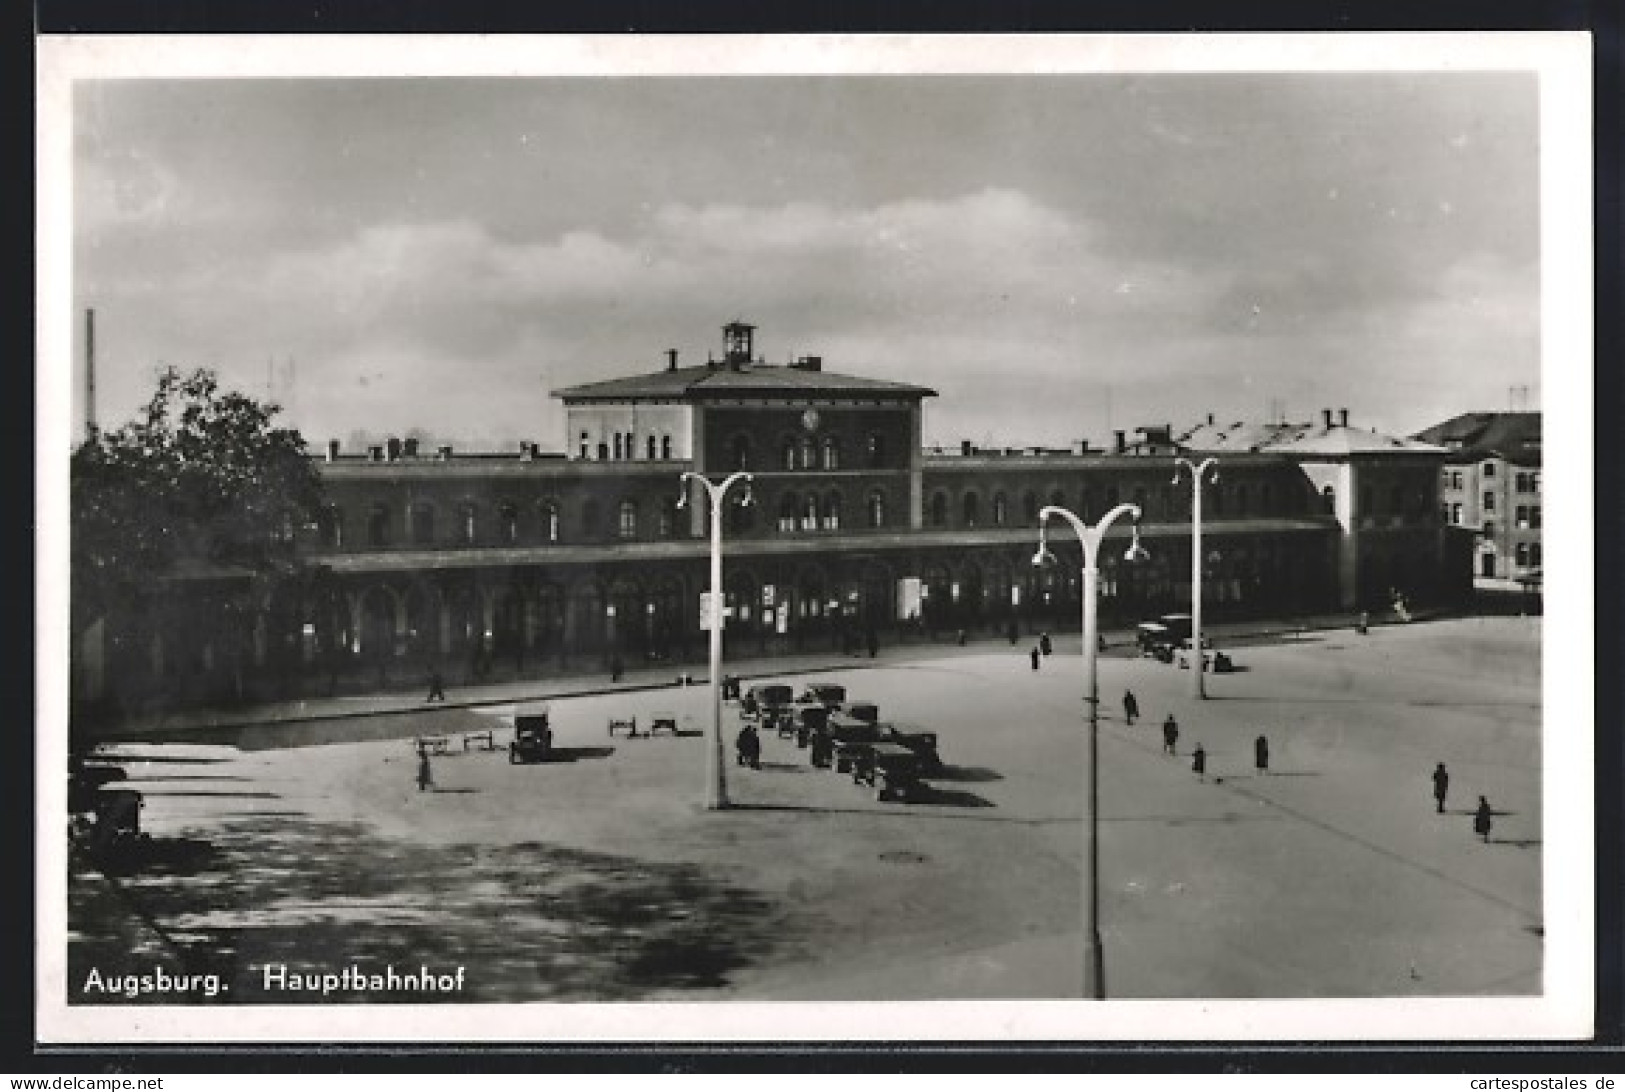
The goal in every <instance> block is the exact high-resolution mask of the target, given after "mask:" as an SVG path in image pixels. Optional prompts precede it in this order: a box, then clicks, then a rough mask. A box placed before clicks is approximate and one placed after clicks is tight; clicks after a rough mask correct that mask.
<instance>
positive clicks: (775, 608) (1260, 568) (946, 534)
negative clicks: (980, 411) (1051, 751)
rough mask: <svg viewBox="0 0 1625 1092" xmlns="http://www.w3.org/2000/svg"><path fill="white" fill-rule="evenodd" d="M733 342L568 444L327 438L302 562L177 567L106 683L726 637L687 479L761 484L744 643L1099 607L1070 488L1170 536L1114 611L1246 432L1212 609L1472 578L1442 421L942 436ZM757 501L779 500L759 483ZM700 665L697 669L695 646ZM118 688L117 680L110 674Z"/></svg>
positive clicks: (734, 586)
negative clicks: (263, 574)
mask: <svg viewBox="0 0 1625 1092" xmlns="http://www.w3.org/2000/svg"><path fill="white" fill-rule="evenodd" d="M723 333H724V341H723V351H722V353H721V354H720V356H718V355H716V354H713V355H712V357H711V359H709V360H708V361H707V362H705V363H704V364H697V365H686V366H685V365H680V363H679V361H678V358H677V354H676V353H675V352H670V353H668V356H667V360H666V362H665V366H664V367H663V368H660V369H659V370H656V371H652V372H649V373H646V374H637V375H631V376H627V377H623V378H618V379H611V380H607V381H604V382H599V383H589V384H585V385H581V386H576V387H570V388H567V389H564V390H560V391H557V392H555V396H556V397H558V398H560V399H561V400H562V401H563V404H564V407H565V416H566V423H567V431H566V442H565V445H564V450H562V451H547V452H544V451H541V450H539V449H538V448H537V447H536V446H535V445H533V444H523V445H520V446H519V448H518V449H517V450H514V451H510V452H503V453H497V454H491V453H478V454H476V453H463V452H458V451H455V450H452V449H451V448H448V447H438V448H435V449H434V450H426V449H420V448H419V447H418V446H417V445H415V444H413V443H411V442H397V441H390V442H388V443H386V444H382V445H378V446H375V447H372V448H370V449H368V450H366V451H359V452H346V451H343V450H341V449H340V448H339V445H338V444H337V443H336V442H331V443H329V444H328V445H327V447H326V449H325V451H323V452H320V453H317V454H315V455H313V458H315V459H316V460H317V461H318V464H319V466H320V470H321V474H322V477H323V481H324V485H325V492H326V497H327V507H326V508H325V509H324V511H323V512H322V513H321V514H320V516H319V518H318V519H316V520H315V521H314V522H313V523H311V524H310V525H308V526H303V527H296V528H294V529H293V531H292V534H291V536H290V539H289V542H288V543H287V550H288V554H289V558H290V560H291V561H296V562H299V563H300V564H298V565H297V566H296V569H297V571H298V572H300V573H301V574H302V576H301V578H300V579H298V580H296V581H287V580H284V581H280V582H278V583H276V584H275V585H274V590H271V591H267V592H263V593H262V592H260V591H259V590H258V587H259V585H257V584H255V583H254V582H253V581H244V580H236V581H233V580H230V579H223V580H222V579H216V580H213V581H212V582H211V581H203V580H194V581H190V582H187V581H176V582H172V586H171V588H170V591H169V593H168V594H166V595H164V596H163V597H161V598H162V602H156V603H155V604H154V608H153V610H151V611H149V612H147V613H146V615H145V616H144V617H143V618H141V619H137V620H132V621H131V622H130V624H128V625H125V626H123V627H122V628H121V630H120V633H119V636H118V640H117V641H116V644H117V648H116V649H115V650H109V652H108V654H107V661H108V662H107V670H105V671H98V672H97V676H98V680H99V685H100V686H102V687H107V686H111V687H114V688H117V689H119V690H120V691H121V692H122V693H124V694H125V695H126V696H131V697H134V698H137V699H139V698H141V697H142V696H143V695H142V693H141V692H142V690H143V688H145V691H146V694H145V696H146V697H148V698H152V697H154V696H161V697H162V698H164V699H165V700H170V701H181V702H186V701H198V702H202V701H219V700H264V699H267V698H274V697H287V696H295V695H300V694H309V693H317V692H334V691H337V690H341V689H359V688H368V687H376V686H378V685H392V684H396V685H408V684H412V685H415V684H416V683H417V681H418V680H421V679H423V678H425V677H426V676H427V674H428V673H429V672H430V671H440V672H442V673H443V674H444V675H445V677H446V678H447V679H448V681H451V682H453V683H456V682H459V681H462V680H464V679H465V678H466V679H483V678H511V677H528V676H538V677H540V676H546V675H550V674H582V673H595V672H599V671H602V670H605V669H607V668H609V667H610V666H611V665H617V664H618V665H624V666H626V667H643V666H648V665H651V664H672V665H681V664H686V663H693V662H697V661H699V660H701V659H703V657H704V655H705V648H706V634H705V632H704V630H703V629H702V623H701V618H700V597H701V593H702V592H705V591H706V590H707V589H708V585H709V539H708V535H709V527H708V525H707V523H708V519H709V504H708V502H707V501H706V500H705V497H704V495H703V493H701V492H698V491H699V490H700V487H699V486H698V485H697V484H696V485H692V486H691V490H692V491H691V493H690V495H689V496H688V497H687V498H686V501H687V503H680V502H681V501H683V500H684V498H683V487H682V485H681V476H682V475H683V473H684V472H688V471H693V472H695V473H697V474H701V475H705V476H707V477H709V478H711V479H712V480H714V481H720V480H721V479H722V478H723V477H725V476H727V475H730V474H733V473H734V472H736V471H747V472H749V473H750V474H751V476H752V477H751V480H750V481H749V482H748V484H747V483H745V482H740V483H738V484H736V485H735V487H734V488H733V489H731V490H730V491H729V493H728V495H727V496H728V501H729V503H727V505H726V506H725V512H726V515H725V517H724V518H725V520H726V523H725V525H724V528H723V540H724V554H725V566H724V573H725V580H724V582H725V586H726V613H725V617H726V621H725V643H726V647H727V653H728V655H771V654H774V653H777V652H792V651H800V652H810V651H821V650H828V651H831V652H834V651H837V650H845V651H853V650H856V649H861V648H863V647H864V646H866V645H867V644H868V643H869V642H870V641H871V640H873V641H877V642H879V643H881V644H882V645H886V644H890V643H893V642H896V641H900V640H929V639H932V638H933V637H935V638H937V639H946V638H951V637H956V636H957V635H958V634H959V633H960V632H961V631H964V632H965V633H966V634H967V635H968V636H985V635H988V634H999V635H1007V634H1012V635H1015V636H1017V637H1020V636H1023V635H1027V634H1031V633H1034V632H1038V631H1041V630H1047V631H1059V630H1064V629H1067V628H1076V627H1077V625H1078V624H1079V618H1080V614H1081V602H1080V586H1081V573H1080V569H1081V564H1082V558H1081V551H1080V549H1079V547H1078V545H1077V543H1076V542H1075V541H1074V540H1073V539H1072V536H1071V532H1070V531H1069V530H1067V529H1066V528H1065V527H1064V526H1060V525H1055V526H1052V528H1051V533H1050V536H1049V540H1050V545H1051V549H1052V551H1053V552H1054V554H1055V555H1056V558H1057V560H1056V563H1055V564H1053V565H1047V566H1044V567H1035V566H1034V565H1033V563H1032V558H1033V554H1034V549H1035V546H1036V544H1037V539H1038V529H1037V528H1038V518H1039V516H1038V513H1039V510H1040V508H1041V507H1043V506H1045V505H1056V506H1061V507H1065V508H1069V509H1071V510H1073V511H1074V512H1076V513H1077V514H1078V515H1080V516H1082V517H1083V518H1084V519H1085V520H1087V521H1089V522H1093V521H1094V520H1096V519H1098V518H1099V517H1100V516H1101V515H1103V514H1104V513H1105V512H1106V511H1108V510H1109V509H1110V508H1112V507H1113V506H1115V505H1117V504H1119V503H1122V502H1132V503H1135V504H1138V505H1139V506H1140V508H1141V512H1142V518H1141V521H1140V534H1141V539H1142V544H1143V545H1145V546H1146V547H1147V549H1148V550H1149V552H1150V555H1151V556H1150V560H1149V561H1147V562H1144V563H1140V564H1132V565H1131V564H1129V563H1127V562H1125V561H1123V560H1122V559H1121V558H1122V553H1123V550H1122V549H1121V548H1117V549H1112V548H1109V547H1110V546H1111V545H1112V542H1113V541H1116V540H1121V545H1122V546H1126V545H1127V542H1128V535H1129V526H1128V521H1126V520H1121V521H1119V524H1118V525H1117V526H1114V528H1113V533H1112V537H1111V538H1109V539H1108V543H1107V546H1108V548H1106V549H1103V550H1102V559H1101V566H1102V575H1101V580H1100V595H1101V600H1100V612H1101V618H1102V623H1103V624H1104V625H1106V626H1111V625H1114V624H1116V625H1129V624H1132V623H1133V622H1134V621H1137V620H1139V619H1140V618H1143V617H1145V616H1148V615H1154V614H1156V613H1160V612H1165V611H1175V610H1188V609H1189V606H1190V585H1189V574H1190V554H1189V550H1190V545H1191V525H1190V518H1191V486H1190V480H1189V477H1188V476H1186V477H1185V478H1183V479H1181V481H1180V482H1179V483H1178V484H1175V482H1174V481H1173V467H1174V463H1173V458H1174V456H1175V455H1177V454H1182V453H1185V454H1190V455H1193V456H1202V455H1204V454H1216V455H1217V456H1218V457H1219V467H1220V479H1219V481H1218V483H1217V484H1213V485H1209V486H1207V487H1206V492H1205V493H1204V509H1203V517H1204V518H1203V540H1204V553H1205V554H1206V555H1207V556H1206V558H1205V559H1204V566H1205V568H1204V574H1205V575H1204V579H1203V592H1204V599H1205V603H1206V605H1205V607H1204V617H1206V618H1207V619H1209V620H1210V621H1224V620H1226V619H1232V620H1234V619H1241V618H1245V617H1249V616H1291V615H1296V614H1312V613H1321V612H1328V611H1352V610H1357V609H1361V608H1363V607H1370V606H1377V605H1380V604H1384V603H1386V602H1387V601H1388V599H1389V596H1390V595H1391V594H1392V592H1393V591H1394V590H1395V589H1401V590H1403V592H1404V593H1405V594H1406V595H1407V596H1408V598H1409V599H1410V601H1411V602H1412V603H1413V604H1426V603H1428V602H1430V601H1431V602H1438V601H1440V600H1441V599H1449V598H1451V597H1454V596H1456V595H1459V594H1461V591H1462V588H1461V585H1462V583H1463V580H1460V579H1457V578H1456V577H1455V575H1454V574H1453V573H1452V572H1451V570H1450V565H1451V561H1450V550H1449V549H1448V548H1447V545H1446V539H1445V534H1444V530H1445V528H1444V523H1443V520H1442V519H1441V516H1440V512H1441V509H1440V498H1439V483H1440V481H1441V478H1440V461H1441V458H1442V456H1443V450H1442V449H1441V448H1436V447H1432V446H1430V445H1426V444H1422V443H1418V442H1414V441H1406V440H1398V439H1394V438H1390V437H1386V436H1381V435H1379V434H1377V433H1374V432H1371V431H1369V430H1360V429H1358V428H1355V427H1352V426H1350V425H1349V424H1348V422H1347V419H1346V415H1345V416H1344V418H1343V419H1342V420H1338V421H1334V420H1333V418H1332V415H1331V412H1330V411H1325V414H1324V419H1323V420H1322V421H1321V422H1318V423H1311V424H1306V425H1288V424H1284V423H1277V424H1274V425H1271V426H1268V427H1266V428H1262V429H1253V430H1247V429H1243V428H1241V427H1240V426H1236V427H1234V428H1232V429H1230V430H1228V431H1226V430H1219V429H1215V428H1214V427H1212V423H1211V421H1209V423H1208V424H1207V425H1206V426H1197V427H1196V428H1193V429H1191V430H1189V431H1187V432H1184V433H1179V434H1176V433H1175V432H1174V431H1173V430H1172V429H1171V428H1159V429H1142V430H1140V431H1139V433H1137V434H1136V438H1135V439H1134V441H1133V442H1130V441H1129V439H1128V437H1127V436H1125V435H1124V434H1122V433H1119V434H1117V437H1116V442H1115V443H1112V444H1108V445H1105V446H1104V447H1103V448H1101V449H1090V448H1088V447H1086V446H1081V445H1080V446H1079V447H1076V448H1073V449H1070V450H1045V449H999V450H984V449H979V448H977V447H975V446H973V445H971V444H968V443H967V444H963V445H961V446H960V447H958V448H957V449H952V450H931V449H927V448H926V447H925V445H924V444H923V442H922V435H923V414H924V413H925V412H926V410H925V406H926V403H927V400H928V399H930V398H932V397H935V395H936V392H935V391H932V390H930V389H929V388H926V387H922V386H918V385H914V384H910V383H905V382H897V381H891V380H883V379H876V378H870V377H860V376H852V375H845V374H838V373H835V372H832V371H826V370H824V367H823V361H822V360H821V359H820V358H817V357H802V358H800V359H797V360H793V361H790V362H788V363H785V364H767V363H765V362H764V361H763V360H762V358H761V357H760V356H759V355H758V354H756V352H755V348H754V334H755V331H754V328H753V327H750V326H748V325H746V324H744V323H730V324H729V325H728V326H726V327H725V328H724V331H723ZM743 502H748V503H743ZM674 670H675V667H674ZM89 696H90V697H96V696H97V695H89Z"/></svg>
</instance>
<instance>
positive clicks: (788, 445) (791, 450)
mask: <svg viewBox="0 0 1625 1092" xmlns="http://www.w3.org/2000/svg"><path fill="white" fill-rule="evenodd" d="M779 454H780V456H781V458H780V460H779V461H780V463H781V464H782V465H783V467H784V469H786V470H794V469H795V468H796V442H795V441H794V440H786V441H784V445H783V447H782V448H781V449H780V452H779Z"/></svg>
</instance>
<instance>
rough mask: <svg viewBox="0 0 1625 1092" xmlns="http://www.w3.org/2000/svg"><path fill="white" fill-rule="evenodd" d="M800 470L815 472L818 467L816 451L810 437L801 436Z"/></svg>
mask: <svg viewBox="0 0 1625 1092" xmlns="http://www.w3.org/2000/svg"><path fill="white" fill-rule="evenodd" d="M798 446H799V447H800V448H801V469H803V470H815V469H817V467H818V449H817V447H816V446H814V444H813V440H812V437H811V436H803V437H802V438H801V443H800V444H799V445H798Z"/></svg>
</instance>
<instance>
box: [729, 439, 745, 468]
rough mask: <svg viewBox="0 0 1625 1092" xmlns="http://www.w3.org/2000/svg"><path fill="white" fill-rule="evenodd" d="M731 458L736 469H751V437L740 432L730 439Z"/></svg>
mask: <svg viewBox="0 0 1625 1092" xmlns="http://www.w3.org/2000/svg"><path fill="white" fill-rule="evenodd" d="M728 450H729V452H730V454H729V458H730V459H731V461H732V462H733V468H734V469H735V470H749V469H750V437H749V436H745V435H743V434H740V435H738V436H735V437H734V438H733V439H732V440H730V441H728Z"/></svg>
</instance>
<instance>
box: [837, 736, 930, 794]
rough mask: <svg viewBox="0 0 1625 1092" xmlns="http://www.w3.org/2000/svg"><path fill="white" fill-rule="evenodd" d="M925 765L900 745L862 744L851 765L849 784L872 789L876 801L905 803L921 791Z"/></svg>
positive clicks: (916, 755) (915, 755) (913, 753)
mask: <svg viewBox="0 0 1625 1092" xmlns="http://www.w3.org/2000/svg"><path fill="white" fill-rule="evenodd" d="M926 772H927V768H926V764H925V762H924V760H923V759H922V758H921V757H920V755H919V754H918V753H916V752H915V751H913V750H911V749H910V748H908V747H905V746H903V745H902V744H900V743H869V744H863V745H862V749H861V751H860V752H859V753H857V754H856V755H854V761H853V763H852V782H853V784H856V785H868V786H870V787H871V788H873V789H874V790H875V799H876V800H887V799H897V800H902V801H904V802H907V801H908V800H910V799H912V798H913V797H914V796H915V794H916V793H917V791H918V790H919V789H920V788H921V781H920V778H921V775H923V774H924V773H926Z"/></svg>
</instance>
